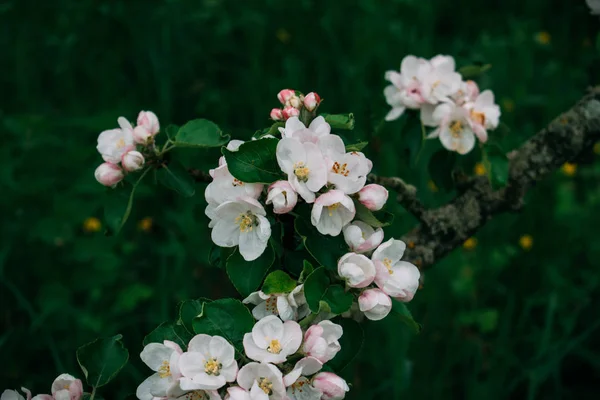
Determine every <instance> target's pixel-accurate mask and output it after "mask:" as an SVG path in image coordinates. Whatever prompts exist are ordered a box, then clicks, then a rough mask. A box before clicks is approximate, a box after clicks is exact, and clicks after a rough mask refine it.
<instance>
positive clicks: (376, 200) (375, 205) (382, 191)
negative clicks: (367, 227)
mask: <svg viewBox="0 0 600 400" xmlns="http://www.w3.org/2000/svg"><path fill="white" fill-rule="evenodd" d="M388 195H389V194H388V191H387V189H386V188H384V187H383V186H381V185H377V184H376V183H372V184H370V185H366V186H365V187H363V188H362V189H360V192H358V201H360V202H361V203H362V204H363V205H364V206H365V207H367V208H368V209H369V210H371V211H377V210H381V209H382V208H383V206H384V205H385V202H386V201H387V199H388Z"/></svg>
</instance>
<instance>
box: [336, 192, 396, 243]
mask: <svg viewBox="0 0 600 400" xmlns="http://www.w3.org/2000/svg"><path fill="white" fill-rule="evenodd" d="M386 192H387V191H386ZM342 233H343V234H344V240H345V241H346V244H347V245H348V247H350V250H351V251H353V252H355V253H366V252H368V251H371V250H373V249H375V248H376V247H377V246H379V245H380V244H381V242H382V241H383V229H381V228H377V230H375V229H373V228H372V227H371V226H370V225H369V224H366V223H364V222H362V221H354V222H352V223H350V224H348V225H346V226H345V227H344V229H343V231H342Z"/></svg>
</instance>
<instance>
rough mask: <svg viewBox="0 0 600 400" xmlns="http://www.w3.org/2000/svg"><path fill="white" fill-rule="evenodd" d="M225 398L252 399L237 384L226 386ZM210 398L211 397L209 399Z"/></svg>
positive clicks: (236, 399) (235, 399)
mask: <svg viewBox="0 0 600 400" xmlns="http://www.w3.org/2000/svg"><path fill="white" fill-rule="evenodd" d="M225 398H226V399H227V400H252V399H251V398H250V393H248V391H246V390H244V389H242V388H241V387H239V386H231V387H228V388H227V396H225ZM211 400H212V399H211Z"/></svg>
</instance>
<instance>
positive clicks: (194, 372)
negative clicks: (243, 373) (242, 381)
mask: <svg viewBox="0 0 600 400" xmlns="http://www.w3.org/2000/svg"><path fill="white" fill-rule="evenodd" d="M179 369H180V371H181V375H182V377H181V379H180V381H179V385H180V387H181V389H182V390H198V389H201V390H216V389H219V388H221V387H223V386H225V384H226V383H227V382H233V381H235V378H236V374H237V372H238V365H237V362H236V361H235V350H234V348H233V346H232V345H231V344H230V343H229V342H228V341H227V340H225V339H224V338H222V337H221V336H209V335H204V334H200V335H196V336H194V337H193V338H192V340H190V343H189V344H188V351H187V352H185V353H183V354H182V355H181V357H180V359H179Z"/></svg>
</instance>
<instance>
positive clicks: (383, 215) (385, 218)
mask: <svg viewBox="0 0 600 400" xmlns="http://www.w3.org/2000/svg"><path fill="white" fill-rule="evenodd" d="M353 200H354V207H355V208H356V219H359V220H361V221H363V222H365V223H367V224H369V225H371V226H372V227H374V228H383V227H384V226H389V225H391V224H392V222H394V214H392V213H390V212H387V211H384V210H381V211H371V210H369V209H368V208H367V207H365V206H364V205H363V204H362V203H360V202H359V201H358V200H356V199H353Z"/></svg>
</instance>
